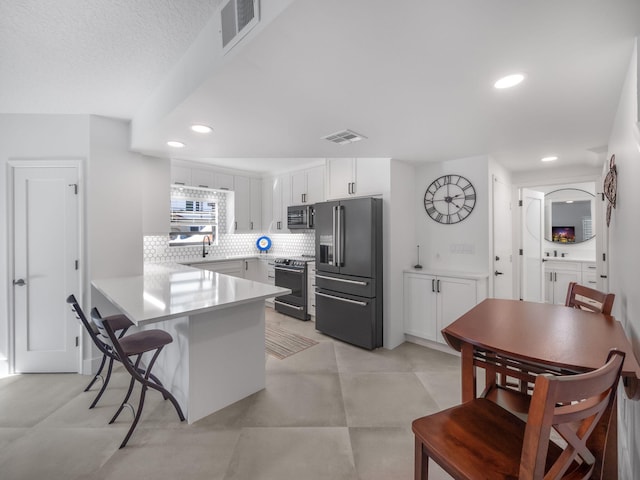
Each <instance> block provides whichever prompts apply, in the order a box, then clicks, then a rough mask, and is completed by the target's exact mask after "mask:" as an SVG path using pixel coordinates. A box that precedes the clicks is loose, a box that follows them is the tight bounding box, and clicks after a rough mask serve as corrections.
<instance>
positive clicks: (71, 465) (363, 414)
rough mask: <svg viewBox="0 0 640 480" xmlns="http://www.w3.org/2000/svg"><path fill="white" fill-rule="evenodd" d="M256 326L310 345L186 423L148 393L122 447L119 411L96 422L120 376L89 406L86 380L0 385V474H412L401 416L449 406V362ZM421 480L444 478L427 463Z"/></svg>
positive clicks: (454, 397)
mask: <svg viewBox="0 0 640 480" xmlns="http://www.w3.org/2000/svg"><path fill="white" fill-rule="evenodd" d="M267 321H268V322H274V323H277V324H280V325H281V326H282V327H284V328H286V329H288V330H291V331H295V332H297V333H300V334H302V335H305V336H307V337H310V338H313V339H315V340H317V341H318V342H319V343H318V345H315V346H313V347H311V348H309V349H307V350H305V351H303V352H300V353H298V354H295V355H293V356H291V357H288V358H286V359H284V360H278V359H276V358H273V357H270V356H267V363H266V365H267V387H266V389H265V390H263V391H261V392H258V393H256V394H254V395H252V396H250V397H248V398H246V399H244V400H241V401H239V402H237V403H235V404H233V405H231V406H229V407H227V408H225V409H224V410H222V411H220V412H217V413H215V414H213V415H211V416H209V417H206V418H204V419H202V420H200V421H199V422H197V423H195V424H193V425H188V424H186V423H180V422H179V421H178V419H177V416H176V414H175V411H174V410H173V408H172V407H171V405H170V403H169V402H164V401H162V398H161V397H160V395H159V394H157V392H152V393H150V394H149V395H148V396H147V401H146V405H145V409H144V413H143V416H142V419H141V421H140V424H139V425H138V428H137V429H136V431H135V432H134V434H133V436H132V438H131V440H130V441H129V444H128V446H127V447H125V448H124V449H118V446H119V444H120V442H121V440H122V438H123V437H124V435H125V433H126V431H127V429H128V427H129V424H130V421H131V415H130V413H129V412H123V414H122V415H121V417H120V418H119V419H118V421H117V422H116V423H115V424H113V425H107V421H108V420H109V418H110V417H111V415H112V414H113V412H114V410H115V408H116V407H117V405H118V403H119V401H120V399H121V398H122V396H123V395H124V391H125V389H126V386H127V382H128V378H127V375H126V373H125V372H124V370H122V369H120V370H119V371H118V372H117V373H116V374H115V376H114V378H113V379H112V384H111V385H110V387H109V389H108V390H107V392H106V393H105V395H104V396H103V398H102V399H101V401H100V403H99V404H98V406H97V407H96V408H94V409H93V410H89V409H88V407H89V404H90V403H91V401H92V400H93V397H94V395H95V393H96V390H95V389H94V390H93V391H90V392H87V393H84V392H83V391H82V390H83V389H84V387H85V385H86V384H87V383H88V380H89V379H88V377H86V376H82V375H74V374H66V375H65V374H55V375H54V374H39V375H36V374H33V375H20V376H12V377H7V378H3V379H0V478H2V479H3V480H35V479H47V480H55V479H64V480H74V479H83V480H89V479H91V480H94V479H95V480H97V479H105V480H106V479H109V480H111V479H113V480H115V479H118V480H127V479H136V480H144V479H181V480H182V479H185V480H186V479H189V480H190V479H194V480H196V479H198V480H199V479H207V480H217V479H220V480H245V479H265V480H272V479H273V480H288V479H295V480H315V479H327V480H341V479H345V480H347V479H349V480H352V479H353V480H355V479H362V480H377V479H393V480H395V479H397V480H402V479H406V480H409V479H411V478H413V435H412V434H411V421H412V420H413V419H414V418H416V417H419V416H423V415H427V414H429V413H431V412H435V411H438V410H440V409H442V408H446V407H448V406H450V405H453V404H456V403H458V401H459V398H460V386H459V385H460V361H459V358H458V357H456V356H454V355H448V354H446V353H442V352H438V351H435V350H430V349H427V348H424V347H421V346H418V345H415V344H411V343H405V344H403V345H401V346H400V347H398V348H396V349H394V350H392V351H390V350H385V349H378V350H376V351H373V352H369V351H366V350H362V349H360V348H357V347H353V346H351V345H347V344H345V343H342V342H338V341H334V340H332V339H330V338H329V337H326V336H324V335H322V334H320V333H318V332H316V331H315V328H314V324H313V322H300V321H298V320H295V319H292V318H290V317H285V316H282V315H280V314H278V313H276V312H274V311H273V310H271V309H269V308H267ZM431 478H432V479H434V480H444V479H449V478H450V477H448V476H447V475H446V474H444V472H442V470H440V469H439V468H437V466H433V467H431Z"/></svg>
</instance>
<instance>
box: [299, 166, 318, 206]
mask: <svg viewBox="0 0 640 480" xmlns="http://www.w3.org/2000/svg"><path fill="white" fill-rule="evenodd" d="M324 174H325V168H324V166H323V165H320V166H318V167H314V168H309V169H306V170H301V171H299V172H295V173H292V174H291V203H292V204H293V205H298V204H313V203H318V202H322V201H324Z"/></svg>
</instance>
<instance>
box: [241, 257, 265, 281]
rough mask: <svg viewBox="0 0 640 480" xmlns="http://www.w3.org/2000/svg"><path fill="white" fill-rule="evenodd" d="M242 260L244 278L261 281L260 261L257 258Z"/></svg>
mask: <svg viewBox="0 0 640 480" xmlns="http://www.w3.org/2000/svg"><path fill="white" fill-rule="evenodd" d="M243 262H244V278H246V279H247V280H253V281H254V282H262V281H263V279H262V276H261V270H260V262H258V259H257V258H246V259H245V260H243Z"/></svg>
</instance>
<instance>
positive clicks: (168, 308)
mask: <svg viewBox="0 0 640 480" xmlns="http://www.w3.org/2000/svg"><path fill="white" fill-rule="evenodd" d="M92 286H93V288H94V291H95V292H97V293H99V294H100V295H102V296H103V297H104V298H105V299H106V300H107V301H108V302H110V303H111V304H112V305H113V306H114V307H115V308H116V309H117V310H118V311H120V312H121V313H123V314H125V315H126V316H127V317H129V319H130V320H131V321H132V322H133V323H134V324H136V325H137V326H138V327H139V328H141V329H144V328H160V329H162V330H165V331H167V332H168V333H170V334H171V335H172V337H173V342H172V343H171V344H169V345H167V346H166V347H165V348H164V350H163V351H162V354H161V355H160V357H159V358H158V361H157V362H156V364H155V366H154V374H156V376H157V377H158V378H159V379H160V380H161V381H162V383H163V384H164V386H165V387H166V388H167V389H168V390H169V391H171V392H172V393H173V395H174V396H175V397H176V399H177V400H178V402H179V403H180V405H181V407H182V408H183V409H184V410H185V412H186V415H187V420H188V422H189V423H193V422H195V421H197V420H199V419H201V418H203V417H205V416H207V415H209V414H211V413H213V412H215V411H217V410H220V409H222V408H224V407H226V406H227V405H230V404H232V403H234V402H236V401H238V400H240V399H242V398H244V397H246V396H248V395H251V394H252V393H255V392H257V391H259V390H261V389H263V388H264V387H265V320H264V300H265V299H267V298H270V297H274V296H278V295H283V294H286V293H289V292H290V291H289V290H288V289H286V288H281V287H274V286H273V285H268V284H264V283H260V282H255V281H251V280H245V279H242V278H236V277H231V276H229V275H224V274H221V273H216V272H211V271H208V270H200V269H197V268H192V267H187V266H184V265H177V264H171V265H160V264H146V265H145V266H144V273H143V274H142V275H136V276H129V277H117V278H109V279H100V280H94V281H93V282H92Z"/></svg>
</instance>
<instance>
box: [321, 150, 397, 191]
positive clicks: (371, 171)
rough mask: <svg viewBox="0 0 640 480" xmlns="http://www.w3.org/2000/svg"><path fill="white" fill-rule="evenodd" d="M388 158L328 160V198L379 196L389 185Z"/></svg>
mask: <svg viewBox="0 0 640 480" xmlns="http://www.w3.org/2000/svg"><path fill="white" fill-rule="evenodd" d="M389 165H390V163H389V159H388V158H329V159H327V179H328V189H327V191H328V195H327V196H328V198H329V199H334V198H344V197H350V196H366V195H377V194H381V193H383V192H384V191H385V189H386V188H387V186H388V184H389Z"/></svg>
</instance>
